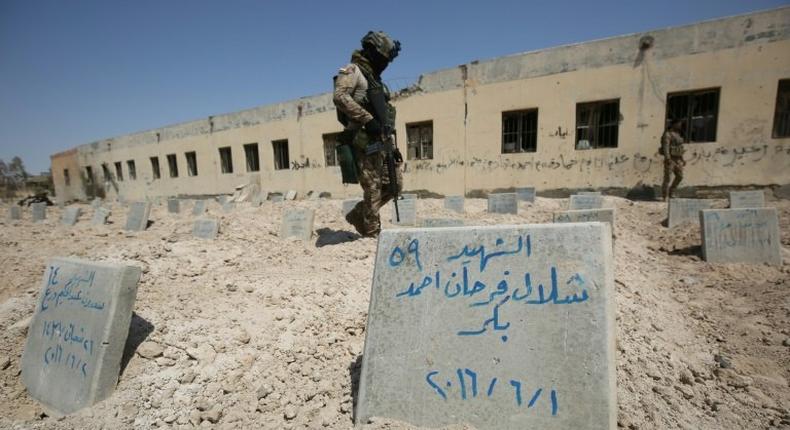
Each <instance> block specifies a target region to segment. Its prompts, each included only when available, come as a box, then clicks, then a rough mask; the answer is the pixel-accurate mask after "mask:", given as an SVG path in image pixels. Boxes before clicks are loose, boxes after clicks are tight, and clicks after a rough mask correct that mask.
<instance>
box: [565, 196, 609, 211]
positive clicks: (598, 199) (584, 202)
mask: <svg viewBox="0 0 790 430" xmlns="http://www.w3.org/2000/svg"><path fill="white" fill-rule="evenodd" d="M602 207H603V196H601V195H600V194H591V195H590V194H574V195H572V196H571V197H570V201H569V202H568V209H569V210H578V209H601V208H602Z"/></svg>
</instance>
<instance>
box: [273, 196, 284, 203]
mask: <svg viewBox="0 0 790 430" xmlns="http://www.w3.org/2000/svg"><path fill="white" fill-rule="evenodd" d="M284 200H285V197H283V195H282V194H275V195H273V196H272V203H279V202H282V201H284Z"/></svg>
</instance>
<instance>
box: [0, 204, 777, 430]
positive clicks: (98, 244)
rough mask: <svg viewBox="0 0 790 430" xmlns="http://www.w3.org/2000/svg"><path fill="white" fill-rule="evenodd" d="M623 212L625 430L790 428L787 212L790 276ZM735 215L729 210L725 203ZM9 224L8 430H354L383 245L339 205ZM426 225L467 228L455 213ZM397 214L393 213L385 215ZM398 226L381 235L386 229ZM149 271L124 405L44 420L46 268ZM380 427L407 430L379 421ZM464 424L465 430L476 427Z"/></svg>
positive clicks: (438, 209) (618, 259)
mask: <svg viewBox="0 0 790 430" xmlns="http://www.w3.org/2000/svg"><path fill="white" fill-rule="evenodd" d="M606 200H607V203H608V204H609V205H613V206H615V207H616V208H617V228H616V230H617V231H616V233H617V238H616V243H615V245H616V246H615V248H616V249H615V266H616V267H615V274H616V285H615V287H616V292H617V295H616V301H617V383H618V392H617V395H618V403H619V418H618V421H619V423H618V424H619V426H620V427H623V428H628V429H711V430H713V429H716V430H718V429H766V428H790V386H789V385H788V381H790V292H789V291H790V290H788V289H789V288H790V251H788V249H790V201H786V200H785V201H771V200H769V202H768V204H769V205H770V206H775V207H777V208H779V212H780V229H781V235H782V244H783V255H784V259H785V263H784V265H783V266H781V267H771V266H767V265H742V264H729V265H711V264H708V263H706V262H704V261H702V260H701V258H700V250H699V247H698V245H699V243H700V237H699V236H700V233H699V227H698V226H690V225H686V226H683V227H679V228H676V229H673V230H668V229H667V228H665V227H663V226H661V222H662V220H663V219H664V217H665V209H664V205H663V204H661V203H658V202H631V201H628V200H624V199H620V198H614V197H607V198H606ZM566 205H567V199H547V198H538V199H537V201H536V203H535V204H532V205H530V204H525V203H521V206H520V215H518V216H512V215H491V214H487V213H486V211H485V207H486V203H485V201H484V200H480V199H467V201H466V212H467V213H466V216H465V218H466V219H467V223H468V224H497V223H544V222H550V220H551V213H552V212H553V211H555V210H559V209H562V208H564V207H565V206H566ZM717 205H718V206H719V207H724V206H726V202H725V201H724V200H719V201H717ZM288 206H303V207H314V208H316V209H317V214H316V221H315V230H316V231H317V236H316V237H314V239H313V240H312V241H310V242H307V243H304V242H299V241H294V240H282V239H280V238H278V236H277V233H278V231H279V227H280V220H281V217H282V211H283V209H284V208H286V207H288ZM82 207H83V210H84V212H85V213H84V214H83V216H82V218H81V222H79V223H78V224H77V225H76V226H75V227H66V226H62V225H60V223H59V221H58V220H59V215H60V210H59V209H57V208H55V207H50V208H49V214H48V217H49V218H48V220H47V221H46V222H45V223H41V224H32V223H31V222H30V213H29V211H26V213H25V215H24V216H25V219H23V220H22V221H7V220H6V219H5V213H6V211H7V209H6V208H5V207H3V208H2V218H3V219H2V221H0V279H2V281H0V333H2V334H1V335H0V381H1V382H0V384H2V389H0V427H1V428H34V429H44V428H46V429H127V428H135V429H146V428H157V427H173V428H191V427H193V426H198V427H210V428H265V429H298V428H328V429H349V428H351V427H352V414H353V410H354V395H355V394H354V391H355V388H356V383H357V379H356V378H357V375H358V371H359V366H360V363H361V361H360V360H361V352H362V347H363V343H364V339H365V332H364V331H365V321H366V316H367V315H366V314H367V311H368V300H369V296H370V280H371V276H372V272H373V261H374V254H375V246H376V241H375V240H374V239H363V238H359V237H358V236H356V235H355V234H351V233H349V232H350V231H352V230H351V227H350V226H348V225H347V224H346V223H345V222H344V221H343V218H342V214H341V209H340V208H341V202H340V201H339V200H322V201H300V202H287V203H272V202H267V203H265V204H264V205H263V206H262V207H260V208H252V207H244V206H243V205H242V206H240V207H238V208H237V209H235V210H234V211H232V212H230V213H224V212H222V211H221V210H220V207H219V205H218V204H216V203H213V204H212V205H210V210H209V212H210V213H211V214H213V215H215V216H218V217H220V218H221V219H222V227H221V231H220V236H219V238H218V239H217V240H216V241H204V240H198V239H194V238H192V237H191V227H192V225H191V222H192V220H193V217H192V216H191V215H190V214H189V213H188V211H187V213H184V212H183V209H182V214H180V215H172V214H168V213H167V208H166V206H155V207H154V209H153V210H152V214H151V219H152V220H153V224H152V225H151V226H150V227H149V228H148V230H146V231H144V232H139V233H127V232H124V231H122V226H123V222H124V220H125V217H126V216H125V209H124V208H122V207H121V206H119V205H117V204H116V205H115V206H114V207H113V211H114V212H113V215H112V216H111V218H110V219H111V221H113V223H112V224H109V225H105V226H91V225H90V216H91V215H92V209H91V208H90V206H88V205H82ZM418 211H419V215H420V216H422V217H457V216H458V215H455V214H453V213H450V212H446V211H445V210H444V209H443V208H442V201H441V200H435V199H424V200H420V201H419V203H418ZM384 218H386V217H384ZM388 225H389V224H388V223H385V226H388ZM52 256H77V257H81V258H87V259H92V260H106V261H124V262H128V263H132V264H136V265H139V266H140V267H142V268H143V276H142V279H141V283H140V286H139V291H138V296H137V302H136V305H135V316H134V318H133V320H132V326H131V331H130V338H129V341H128V342H127V354H126V355H127V356H126V358H125V360H124V365H123V368H122V373H121V375H120V379H119V383H118V387H117V390H116V392H115V394H114V395H113V396H112V397H110V398H109V399H107V400H105V401H103V402H101V403H99V404H97V405H95V406H94V407H92V408H89V409H86V410H83V411H81V412H79V413H77V414H76V415H73V416H69V417H66V418H61V419H55V418H52V417H48V416H46V415H45V414H44V413H43V411H42V410H41V409H40V407H39V406H37V404H36V403H35V402H34V401H33V400H32V399H31V398H30V397H29V396H28V395H27V393H26V391H25V388H24V386H23V385H22V383H21V380H20V356H21V354H22V349H23V346H24V341H25V335H26V326H25V323H24V322H25V319H26V318H28V317H29V316H30V315H32V312H33V308H34V301H35V299H36V296H37V294H38V290H39V288H40V282H41V277H42V275H43V270H44V265H45V261H46V260H47V258H49V257H52ZM366 428H368V429H406V428H411V427H409V426H407V425H404V424H398V423H393V422H387V421H378V420H376V421H374V423H372V424H369V425H368V426H366ZM466 428H469V427H465V426H463V425H458V426H454V427H452V429H454V430H458V429H466Z"/></svg>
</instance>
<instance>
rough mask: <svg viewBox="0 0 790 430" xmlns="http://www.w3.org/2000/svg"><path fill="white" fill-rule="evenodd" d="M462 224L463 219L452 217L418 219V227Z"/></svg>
mask: <svg viewBox="0 0 790 430" xmlns="http://www.w3.org/2000/svg"><path fill="white" fill-rule="evenodd" d="M463 225H464V220H462V219H453V218H423V219H421V220H420V227H426V228H434V227H461V226H463Z"/></svg>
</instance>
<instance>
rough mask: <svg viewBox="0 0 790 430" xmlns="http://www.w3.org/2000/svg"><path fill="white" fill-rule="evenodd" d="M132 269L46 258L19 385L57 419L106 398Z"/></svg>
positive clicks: (116, 366)
mask: <svg viewBox="0 0 790 430" xmlns="http://www.w3.org/2000/svg"><path fill="white" fill-rule="evenodd" d="M140 273H141V271H140V268H138V267H133V266H123V265H118V264H109V263H95V262H91V261H85V260H78V259H74V258H54V259H52V260H50V261H49V263H48V264H47V269H46V271H45V273H44V278H43V281H42V284H43V285H42V286H41V291H40V293H39V297H38V302H37V304H36V309H35V313H34V314H33V318H32V320H31V322H30V327H29V329H28V332H27V342H26V344H25V351H24V353H23V355H22V382H23V383H24V384H25V386H26V387H27V390H28V393H30V396H31V397H33V398H34V399H36V400H38V401H39V402H40V403H41V404H42V405H43V406H44V408H45V410H48V411H53V412H54V413H55V415H58V414H60V415H63V414H69V413H72V412H75V411H77V410H79V409H82V408H85V407H89V406H91V405H93V404H94V403H96V402H99V401H101V400H103V399H105V398H107V397H109V396H110V395H111V394H112V392H113V390H115V385H116V383H117V382H118V372H119V370H120V367H121V357H122V356H123V351H124V346H125V345H126V337H127V335H128V333H129V324H130V322H131V319H132V309H133V308H134V300H135V296H136V294H137V283H138V281H139V280H140Z"/></svg>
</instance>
